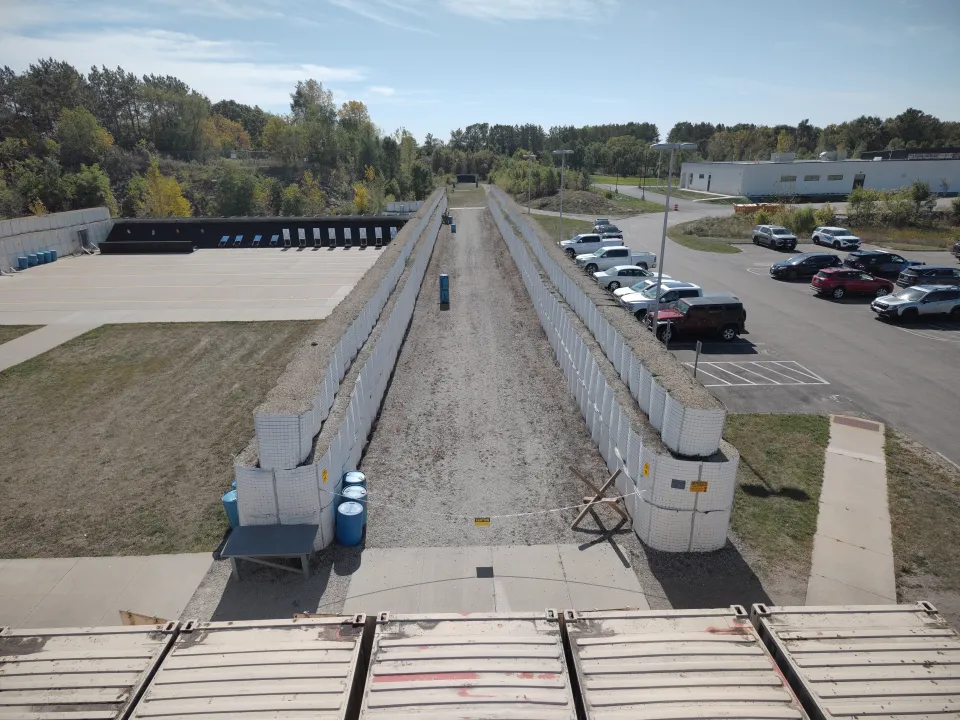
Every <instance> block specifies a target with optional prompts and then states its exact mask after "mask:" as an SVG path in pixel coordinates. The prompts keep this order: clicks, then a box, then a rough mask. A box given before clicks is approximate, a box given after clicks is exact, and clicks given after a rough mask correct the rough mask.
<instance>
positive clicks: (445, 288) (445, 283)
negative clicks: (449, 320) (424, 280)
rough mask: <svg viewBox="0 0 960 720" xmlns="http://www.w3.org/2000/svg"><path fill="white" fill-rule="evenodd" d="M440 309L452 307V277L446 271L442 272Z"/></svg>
mask: <svg viewBox="0 0 960 720" xmlns="http://www.w3.org/2000/svg"><path fill="white" fill-rule="evenodd" d="M440 309H441V310H449V309H450V277H449V276H448V275H447V274H446V273H440Z"/></svg>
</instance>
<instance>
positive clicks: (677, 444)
mask: <svg viewBox="0 0 960 720" xmlns="http://www.w3.org/2000/svg"><path fill="white" fill-rule="evenodd" d="M726 417H727V413H726V411H724V410H697V409H695V408H688V407H686V406H684V405H683V404H682V403H680V402H679V401H677V400H675V399H674V398H673V397H671V396H670V394H669V393H667V398H666V402H665V403H664V408H663V429H662V432H661V434H660V437H661V438H662V440H663V443H664V445H666V446H667V447H668V448H670V449H671V450H673V451H674V452H675V453H677V454H679V455H687V456H697V457H707V456H708V455H712V454H713V453H715V452H716V451H717V449H718V448H719V447H720V436H721V435H722V433H723V423H724V421H725V420H726Z"/></svg>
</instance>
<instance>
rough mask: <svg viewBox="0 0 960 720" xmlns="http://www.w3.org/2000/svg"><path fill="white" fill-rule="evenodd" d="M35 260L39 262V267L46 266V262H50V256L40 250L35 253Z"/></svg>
mask: <svg viewBox="0 0 960 720" xmlns="http://www.w3.org/2000/svg"><path fill="white" fill-rule="evenodd" d="M37 260H39V261H40V264H41V265H46V264H47V263H48V262H50V256H49V255H47V251H46V250H41V251H39V252H38V253H37Z"/></svg>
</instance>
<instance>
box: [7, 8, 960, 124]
mask: <svg viewBox="0 0 960 720" xmlns="http://www.w3.org/2000/svg"><path fill="white" fill-rule="evenodd" d="M41 56H53V57H55V58H57V59H62V60H67V61H69V62H71V63H73V64H74V65H76V66H77V67H78V68H80V69H83V70H84V71H86V70H88V69H89V67H90V66H91V65H94V64H96V65H107V66H109V67H116V66H117V65H121V66H123V67H124V69H126V70H129V71H133V72H135V73H137V74H143V73H156V74H171V75H176V76H178V77H180V78H181V79H182V80H184V81H186V82H187V83H189V84H190V85H191V86H193V87H195V88H197V89H198V90H200V91H202V92H204V93H205V94H206V95H208V96H209V97H210V98H211V100H214V101H216V100H219V99H221V98H225V97H226V98H233V99H235V100H237V101H240V102H245V103H249V104H259V105H260V106H261V107H263V108H264V109H267V110H271V111H275V112H283V111H286V110H288V103H289V94H290V92H291V90H292V89H293V86H294V85H295V83H296V81H297V80H298V79H306V78H308V77H314V78H316V79H317V80H320V81H321V82H322V83H323V84H324V86H325V87H327V88H329V89H331V90H333V92H334V95H335V98H336V100H337V101H338V102H342V101H345V100H348V99H357V100H362V101H363V102H365V103H366V104H367V105H368V106H369V108H370V112H371V115H372V117H373V119H374V121H375V122H376V123H377V124H378V125H379V126H380V127H382V128H383V129H384V130H385V131H386V132H392V131H393V130H395V129H396V128H398V127H400V126H403V127H406V128H407V129H409V130H410V131H411V132H413V133H414V134H415V135H416V136H417V137H418V139H420V140H422V139H423V136H424V135H425V134H426V133H428V132H432V133H433V134H434V135H435V136H437V137H439V138H441V139H444V140H446V139H448V138H449V133H450V130H451V129H453V128H456V127H463V126H465V125H467V124H470V123H472V122H484V121H486V122H490V123H498V122H499V123H511V124H513V123H523V122H535V123H540V124H541V125H543V126H544V127H549V126H550V125H555V124H575V125H583V124H602V123H608V122H627V121H630V120H636V121H650V122H655V123H657V125H658V126H659V127H660V131H661V133H662V134H663V135H666V133H667V131H668V130H669V129H670V127H671V126H672V125H673V124H674V123H675V122H677V121H679V120H689V121H692V122H696V121H701V120H705V121H711V122H723V123H728V124H729V123H735V122H754V123H765V124H776V123H791V124H795V123H796V122H798V121H799V120H801V119H803V118H809V119H810V121H811V122H813V123H814V124H817V125H825V124H828V123H831V122H839V121H842V120H847V119H852V118H853V117H856V116H858V115H861V114H869V115H880V116H881V117H887V116H889V115H895V114H897V113H899V112H901V111H902V110H904V109H905V108H907V107H917V108H920V109H921V110H924V111H925V112H929V113H932V114H934V115H937V116H939V117H940V118H942V119H949V120H960V92H958V87H960V0H806V1H805V2H802V3H800V2H776V1H775V0H773V1H771V0H767V1H766V2H762V1H756V2H754V1H750V2H747V1H740V2H738V1H737V0H724V1H723V2H720V1H715V0H686V2H683V3H668V2H650V1H648V0H126V2H124V1H123V0H0V65H10V66H11V67H12V68H14V69H15V70H18V71H19V70H23V69H25V68H26V66H27V65H28V64H29V63H30V62H32V61H34V60H36V59H37V58H38V57H41Z"/></svg>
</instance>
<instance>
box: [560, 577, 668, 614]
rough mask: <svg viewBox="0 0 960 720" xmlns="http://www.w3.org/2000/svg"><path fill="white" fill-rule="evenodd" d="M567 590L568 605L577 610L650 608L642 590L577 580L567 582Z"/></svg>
mask: <svg viewBox="0 0 960 720" xmlns="http://www.w3.org/2000/svg"><path fill="white" fill-rule="evenodd" d="M567 590H568V591H569V593H570V603H571V604H570V607H572V608H576V609H577V610H620V609H622V608H631V609H635V610H649V609H650V603H648V602H647V596H646V595H644V594H643V593H642V592H631V591H630V590H621V589H619V588H611V587H604V586H602V585H591V584H583V583H577V582H568V583H567Z"/></svg>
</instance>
